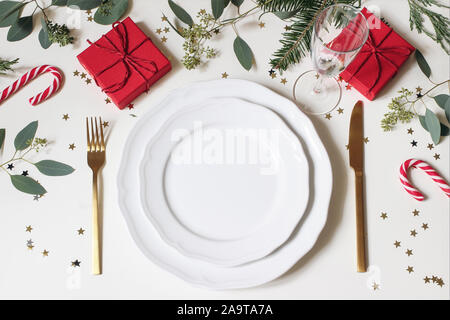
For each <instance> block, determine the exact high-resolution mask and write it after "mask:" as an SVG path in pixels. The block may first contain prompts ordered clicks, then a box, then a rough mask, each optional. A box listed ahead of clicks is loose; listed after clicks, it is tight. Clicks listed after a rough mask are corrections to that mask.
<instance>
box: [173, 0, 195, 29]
mask: <svg viewBox="0 0 450 320" xmlns="http://www.w3.org/2000/svg"><path fill="white" fill-rule="evenodd" d="M168 1H169V7H170V9H172V11H173V13H174V14H175V16H177V18H178V19H180V20H181V21H183V22H184V23H185V24H187V25H189V26H192V25H193V24H194V21H193V20H192V18H191V16H190V15H189V13H187V12H186V10H184V9H183V8H182V7H180V6H179V5H177V4H176V3H175V2H173V1H172V0H168Z"/></svg>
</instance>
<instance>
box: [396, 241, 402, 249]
mask: <svg viewBox="0 0 450 320" xmlns="http://www.w3.org/2000/svg"><path fill="white" fill-rule="evenodd" d="M401 244H402V243H401V242H400V241H395V242H394V246H395V247H396V248H399V247H401Z"/></svg>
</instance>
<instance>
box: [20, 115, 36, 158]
mask: <svg viewBox="0 0 450 320" xmlns="http://www.w3.org/2000/svg"><path fill="white" fill-rule="evenodd" d="M37 128H38V122H37V121H33V122H31V123H29V124H28V125H27V126H26V127H25V128H23V129H22V130H21V131H20V132H19V133H18V134H17V136H16V138H15V139H14V147H15V148H16V150H17V151H22V150H25V149H26V148H28V147H29V146H30V145H31V142H32V141H33V139H34V136H35V135H36V131H37Z"/></svg>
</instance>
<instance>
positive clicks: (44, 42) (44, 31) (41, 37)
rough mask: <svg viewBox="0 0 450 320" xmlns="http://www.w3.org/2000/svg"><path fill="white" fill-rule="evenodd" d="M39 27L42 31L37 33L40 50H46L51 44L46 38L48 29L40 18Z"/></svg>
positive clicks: (47, 37)
mask: <svg viewBox="0 0 450 320" xmlns="http://www.w3.org/2000/svg"><path fill="white" fill-rule="evenodd" d="M41 25H42V29H41V31H39V43H40V44H41V47H42V48H44V49H48V48H49V47H50V46H51V45H52V42H51V41H50V38H49V36H48V27H47V23H46V21H45V19H44V18H41Z"/></svg>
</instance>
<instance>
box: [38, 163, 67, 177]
mask: <svg viewBox="0 0 450 320" xmlns="http://www.w3.org/2000/svg"><path fill="white" fill-rule="evenodd" d="M34 165H35V166H36V168H37V169H38V170H39V171H40V172H41V173H42V174H45V175H47V176H53V177H56V176H67V175H68V174H71V173H72V172H74V171H75V169H74V168H72V167H71V166H68V165H67V164H64V163H61V162H58V161H53V160H42V161H39V162H37V163H35V164H34Z"/></svg>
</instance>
